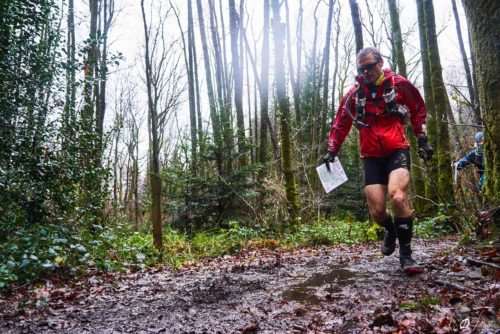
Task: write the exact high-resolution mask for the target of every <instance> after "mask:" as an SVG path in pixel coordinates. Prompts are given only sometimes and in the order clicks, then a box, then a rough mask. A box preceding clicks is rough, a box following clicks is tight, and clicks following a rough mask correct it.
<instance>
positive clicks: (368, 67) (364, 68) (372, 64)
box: [358, 61, 379, 74]
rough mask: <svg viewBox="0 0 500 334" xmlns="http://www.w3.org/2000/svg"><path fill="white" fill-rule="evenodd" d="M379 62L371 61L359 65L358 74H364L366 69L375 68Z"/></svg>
mask: <svg viewBox="0 0 500 334" xmlns="http://www.w3.org/2000/svg"><path fill="white" fill-rule="evenodd" d="M378 63H379V62H378V61H376V62H374V63H370V64H366V65H363V66H360V67H358V74H363V73H364V72H365V71H370V70H373V69H374V68H375V66H377V64H378Z"/></svg>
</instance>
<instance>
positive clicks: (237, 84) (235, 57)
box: [229, 0, 246, 166]
mask: <svg viewBox="0 0 500 334" xmlns="http://www.w3.org/2000/svg"><path fill="white" fill-rule="evenodd" d="M229 22H230V27H231V29H230V30H231V57H232V68H233V85H234V104H235V108H236V127H237V129H236V131H237V139H238V153H239V155H240V159H239V163H240V166H245V165H246V157H245V154H243V153H244V152H245V118H244V116H243V78H242V73H241V72H242V70H241V69H242V66H241V65H242V64H240V54H239V52H238V37H239V36H240V24H241V22H239V20H238V13H237V12H236V7H235V3H234V0H229Z"/></svg>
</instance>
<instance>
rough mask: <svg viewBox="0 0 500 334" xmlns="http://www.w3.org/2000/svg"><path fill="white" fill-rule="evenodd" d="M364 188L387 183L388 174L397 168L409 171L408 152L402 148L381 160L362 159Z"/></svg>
mask: <svg viewBox="0 0 500 334" xmlns="http://www.w3.org/2000/svg"><path fill="white" fill-rule="evenodd" d="M363 165H364V166H365V186H367V185H370V184H383V185H387V184H388V183H389V174H390V173H391V172H392V171H393V170H395V169H398V168H405V169H407V170H408V171H409V170H410V150H409V149H407V148H403V149H400V150H397V151H396V152H394V153H392V154H391V155H390V156H388V157H383V158H363Z"/></svg>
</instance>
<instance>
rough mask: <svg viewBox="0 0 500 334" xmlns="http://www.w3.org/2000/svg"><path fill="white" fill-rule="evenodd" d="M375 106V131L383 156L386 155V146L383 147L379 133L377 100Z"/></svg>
mask: <svg viewBox="0 0 500 334" xmlns="http://www.w3.org/2000/svg"><path fill="white" fill-rule="evenodd" d="M373 104H374V107H375V114H374V117H375V130H376V134H377V139H378V143H379V145H380V151H381V153H382V155H384V146H382V139H381V138H380V132H379V131H378V116H377V113H376V110H377V100H376V99H374V100H373Z"/></svg>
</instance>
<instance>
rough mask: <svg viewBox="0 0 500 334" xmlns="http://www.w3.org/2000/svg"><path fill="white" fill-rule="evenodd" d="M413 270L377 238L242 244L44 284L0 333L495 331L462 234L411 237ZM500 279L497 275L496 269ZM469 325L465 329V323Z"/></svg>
mask: <svg viewBox="0 0 500 334" xmlns="http://www.w3.org/2000/svg"><path fill="white" fill-rule="evenodd" d="M414 248H415V257H416V258H417V259H418V260H419V261H420V263H421V264H423V265H424V266H425V268H426V272H425V273H424V274H422V275H419V276H417V277H406V276H404V275H403V273H402V272H401V270H400V269H399V268H398V263H399V262H398V259H397V258H396V257H395V256H390V257H382V256H381V255H379V251H378V244H370V245H359V246H344V247H327V248H326V247H325V248H322V249H314V250H311V249H308V250H300V251H296V252H293V253H284V252H281V251H279V250H274V251H270V250H246V251H243V252H241V253H240V254H238V255H236V256H232V257H225V258H222V259H217V260H212V261H205V262H204V263H199V264H196V265H192V266H190V267H188V268H185V269H181V270H176V271H168V270H162V271H154V270H148V271H143V272H138V273H134V274H127V275H123V276H122V277H120V278H117V277H109V276H94V277H90V278H87V279H86V280H83V281H80V282H79V283H77V284H76V285H74V286H72V287H55V286H50V285H49V286H47V287H45V288H43V289H39V290H38V292H37V293H36V294H35V295H34V298H35V299H36V300H37V304H38V306H39V307H38V308H26V307H25V308H19V307H18V306H17V305H16V304H15V303H18V302H19V300H16V298H12V299H9V300H4V301H2V302H0V313H1V317H0V320H1V324H0V333H393V332H396V333H495V332H497V331H498V329H499V326H498V324H499V322H498V320H500V316H499V313H498V309H499V306H500V292H499V291H500V289H499V284H498V281H496V280H495V274H498V271H497V272H496V273H495V271H494V270H493V271H490V270H486V268H485V267H483V268H478V267H474V266H470V265H467V263H466V259H467V258H471V257H472V258H474V257H475V258H477V254H474V253H472V251H471V250H468V249H459V248H457V240H455V239H453V238H448V239H446V240H442V241H439V242H424V241H420V240H417V241H416V242H415V246H414ZM496 277H498V276H496ZM460 327H462V328H460Z"/></svg>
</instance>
